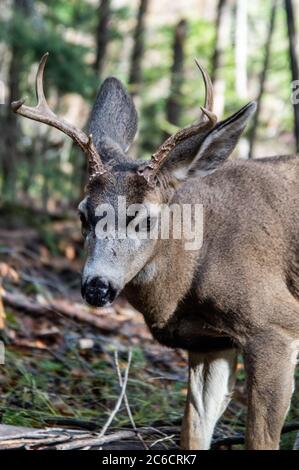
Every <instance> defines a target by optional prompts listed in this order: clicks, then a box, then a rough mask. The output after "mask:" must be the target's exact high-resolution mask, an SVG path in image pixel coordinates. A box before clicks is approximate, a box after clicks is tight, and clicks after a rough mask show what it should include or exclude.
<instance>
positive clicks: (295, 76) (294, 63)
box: [285, 0, 299, 152]
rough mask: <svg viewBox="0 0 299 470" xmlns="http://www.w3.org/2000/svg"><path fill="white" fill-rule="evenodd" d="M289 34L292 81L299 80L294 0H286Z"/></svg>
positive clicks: (298, 138)
mask: <svg viewBox="0 0 299 470" xmlns="http://www.w3.org/2000/svg"><path fill="white" fill-rule="evenodd" d="M285 8H286V16H287V26H288V36H289V56H290V67H291V73H292V81H293V82H295V81H296V82H297V83H298V80H299V67H298V48H297V40H298V39H297V36H296V26H295V17H294V8H293V2H292V0H285ZM293 105H294V136H295V142H296V152H299V103H295V102H294V103H293Z"/></svg>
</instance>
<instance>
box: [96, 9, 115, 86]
mask: <svg viewBox="0 0 299 470" xmlns="http://www.w3.org/2000/svg"><path fill="white" fill-rule="evenodd" d="M110 16H111V9H110V0H101V1H100V5H99V8H98V24H97V28H96V58H95V62H94V68H95V70H96V72H97V74H98V76H99V77H101V75H102V72H103V66H104V63H105V59H106V52H107V45H108V40H109V21H110Z"/></svg>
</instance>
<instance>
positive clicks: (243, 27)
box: [235, 0, 247, 99]
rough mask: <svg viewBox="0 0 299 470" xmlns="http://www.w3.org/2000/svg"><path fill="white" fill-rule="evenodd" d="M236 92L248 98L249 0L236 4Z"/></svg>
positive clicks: (240, 0)
mask: <svg viewBox="0 0 299 470" xmlns="http://www.w3.org/2000/svg"><path fill="white" fill-rule="evenodd" d="M235 58H236V92H237V95H238V97H239V98H243V99H246V98H247V0H239V1H238V2H237V4H236V44H235Z"/></svg>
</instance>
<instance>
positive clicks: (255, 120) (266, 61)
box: [248, 0, 277, 158]
mask: <svg viewBox="0 0 299 470" xmlns="http://www.w3.org/2000/svg"><path fill="white" fill-rule="evenodd" d="M276 10H277V0H273V2H272V6H271V10H270V21H269V28H268V33H267V39H266V43H265V53H264V54H265V55H264V64H263V68H262V72H261V75H260V81H259V92H258V96H257V100H256V102H257V108H256V112H255V114H254V116H253V121H252V126H251V128H250V131H249V134H248V136H249V153H248V158H253V150H254V144H255V140H256V133H257V128H258V122H259V115H260V111H261V104H262V98H263V94H264V91H265V84H266V76H267V70H268V65H269V59H270V50H271V43H272V36H273V30H274V24H275V17H276Z"/></svg>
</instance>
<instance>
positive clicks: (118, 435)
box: [54, 431, 135, 450]
mask: <svg viewBox="0 0 299 470" xmlns="http://www.w3.org/2000/svg"><path fill="white" fill-rule="evenodd" d="M131 437H135V432H134V431H118V432H115V433H113V434H109V435H108V436H100V435H99V436H97V437H90V438H87V439H77V440H75V441H73V442H69V443H66V444H58V445H57V446H55V447H54V449H55V450H75V449H82V448H83V447H95V446H102V445H103V444H107V443H109V442H115V441H120V440H121V439H129V438H131Z"/></svg>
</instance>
